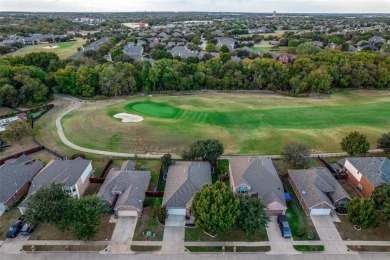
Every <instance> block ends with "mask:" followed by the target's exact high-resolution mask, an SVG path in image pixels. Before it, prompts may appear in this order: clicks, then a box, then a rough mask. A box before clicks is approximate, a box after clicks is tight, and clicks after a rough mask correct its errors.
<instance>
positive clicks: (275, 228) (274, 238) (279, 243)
mask: <svg viewBox="0 0 390 260" xmlns="http://www.w3.org/2000/svg"><path fill="white" fill-rule="evenodd" d="M266 230H267V235H268V240H269V242H270V244H271V251H269V252H267V254H300V252H298V251H296V250H295V249H294V247H293V245H292V241H293V239H292V238H284V237H282V233H281V232H280V229H279V225H278V221H277V217H276V216H272V217H271V221H270V223H268V227H267V228H266Z"/></svg>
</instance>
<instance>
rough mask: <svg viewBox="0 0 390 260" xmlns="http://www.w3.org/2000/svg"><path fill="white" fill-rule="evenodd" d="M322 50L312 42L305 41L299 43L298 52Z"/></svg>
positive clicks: (313, 52)
mask: <svg viewBox="0 0 390 260" xmlns="http://www.w3.org/2000/svg"><path fill="white" fill-rule="evenodd" d="M320 50H321V48H320V47H318V46H316V45H314V43H312V42H305V43H301V44H299V46H298V47H297V54H298V55H303V54H316V53H318V52H319V51H320Z"/></svg>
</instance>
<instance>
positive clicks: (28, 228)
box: [20, 223, 34, 236]
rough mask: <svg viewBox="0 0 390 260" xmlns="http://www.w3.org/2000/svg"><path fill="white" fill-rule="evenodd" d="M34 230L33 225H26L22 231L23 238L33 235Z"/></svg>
mask: <svg viewBox="0 0 390 260" xmlns="http://www.w3.org/2000/svg"><path fill="white" fill-rule="evenodd" d="M33 230H34V227H33V226H32V225H30V224H29V223H25V224H24V225H23V227H22V229H21V230H20V234H21V235H23V236H28V235H30V234H31V232H33Z"/></svg>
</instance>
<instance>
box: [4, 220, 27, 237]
mask: <svg viewBox="0 0 390 260" xmlns="http://www.w3.org/2000/svg"><path fill="white" fill-rule="evenodd" d="M22 226H23V221H22V220H19V219H18V220H16V221H15V222H14V223H13V224H12V226H11V227H10V228H9V229H8V232H7V235H6V237H7V238H14V237H16V236H17V235H18V234H19V232H20V230H21V229H22Z"/></svg>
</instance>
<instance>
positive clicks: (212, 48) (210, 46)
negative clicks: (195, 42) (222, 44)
mask: <svg viewBox="0 0 390 260" xmlns="http://www.w3.org/2000/svg"><path fill="white" fill-rule="evenodd" d="M205 51H207V52H215V51H217V47H216V46H215V44H214V43H209V44H207V45H206V48H205Z"/></svg>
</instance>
